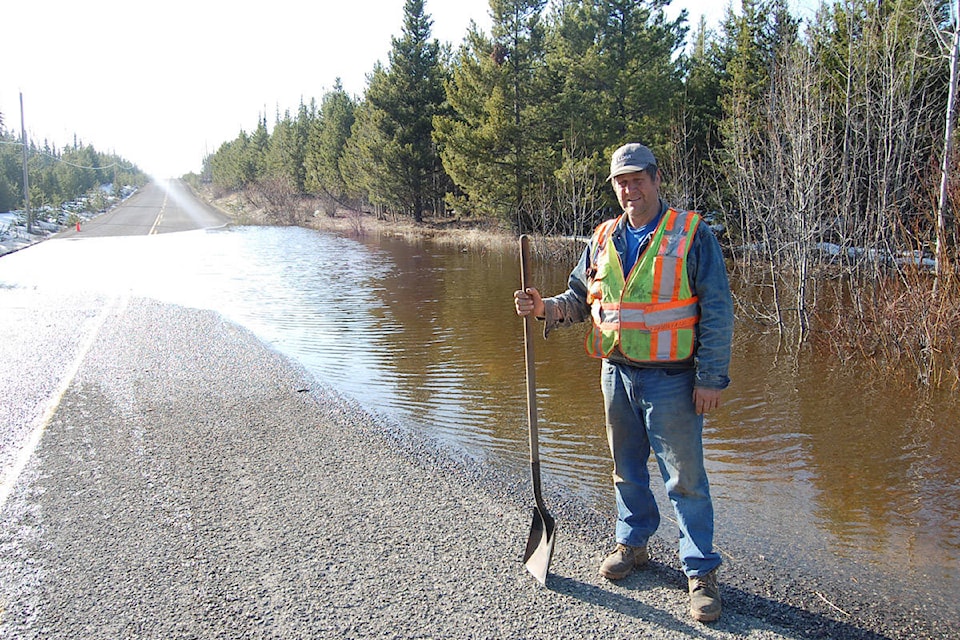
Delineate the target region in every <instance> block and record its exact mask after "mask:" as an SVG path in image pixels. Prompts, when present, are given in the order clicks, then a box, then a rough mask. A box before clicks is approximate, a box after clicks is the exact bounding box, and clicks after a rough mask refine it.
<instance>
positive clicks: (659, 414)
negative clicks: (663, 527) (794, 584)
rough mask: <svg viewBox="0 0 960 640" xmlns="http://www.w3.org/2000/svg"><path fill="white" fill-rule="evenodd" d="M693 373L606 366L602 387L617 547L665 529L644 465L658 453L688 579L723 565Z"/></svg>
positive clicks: (639, 543)
mask: <svg viewBox="0 0 960 640" xmlns="http://www.w3.org/2000/svg"><path fill="white" fill-rule="evenodd" d="M694 378H695V373H694V371H693V369H688V370H679V371H677V370H666V369H655V368H641V367H632V366H627V365H622V364H617V363H614V362H610V361H609V360H604V361H603V366H602V368H601V373H600V386H601V388H602V389H603V402H604V409H605V412H606V421H607V442H608V444H609V445H610V453H611V454H612V456H613V484H614V489H615V491H616V497H617V531H616V534H617V542H620V543H623V544H627V545H630V546H643V545H645V544H647V540H649V538H650V536H652V535H653V533H654V532H655V531H656V530H657V527H658V526H659V525H660V512H659V510H658V509H657V503H656V500H655V499H654V497H653V492H652V491H651V490H650V472H649V471H648V469H647V460H648V459H649V457H650V450H651V449H653V453H654V455H655V456H656V459H657V464H658V465H659V467H660V475H661V476H662V477H663V482H664V486H665V487H666V491H667V497H669V498H670V502H671V503H672V504H673V508H674V511H675V512H676V515H677V523H678V525H679V527H680V561H681V563H682V564H683V571H684V573H686V574H687V576H701V575H704V574H706V573H709V572H710V571H712V570H713V569H715V568H716V567H717V566H719V565H720V555H719V554H717V553H716V552H714V550H713V502H712V501H711V499H710V485H709V483H708V481H707V472H706V469H705V468H704V464H703V416H701V415H698V414H697V412H696V409H695V408H694V405H693V383H694Z"/></svg>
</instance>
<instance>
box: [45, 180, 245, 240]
mask: <svg viewBox="0 0 960 640" xmlns="http://www.w3.org/2000/svg"><path fill="white" fill-rule="evenodd" d="M228 222H230V218H229V217H227V216H226V215H224V214H223V213H220V212H219V211H217V210H216V209H214V208H212V207H210V206H209V205H207V204H206V203H204V202H202V201H200V200H198V199H197V198H196V197H195V196H194V195H193V192H192V191H191V190H190V188H189V187H188V186H187V185H185V184H184V183H183V182H181V181H180V180H169V181H166V180H165V181H160V182H151V183H150V184H148V185H146V186H145V187H143V188H142V189H140V190H139V191H138V192H137V193H136V194H134V195H133V196H131V197H130V198H129V199H127V201H126V202H124V203H123V204H121V205H119V206H118V207H116V208H115V209H113V210H112V211H108V212H107V213H104V214H102V215H100V216H97V217H96V218H94V219H92V220H89V221H87V222H84V223H82V224H81V227H80V229H81V230H80V231H79V232H77V231H76V230H75V229H73V228H71V229H68V230H67V231H66V232H64V233H61V234H59V236H58V237H70V236H74V235H81V236H142V235H152V234H156V233H171V232H175V231H193V230H195V229H208V228H211V227H219V226H223V225H225V224H227V223H228Z"/></svg>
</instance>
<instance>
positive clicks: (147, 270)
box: [0, 227, 960, 602]
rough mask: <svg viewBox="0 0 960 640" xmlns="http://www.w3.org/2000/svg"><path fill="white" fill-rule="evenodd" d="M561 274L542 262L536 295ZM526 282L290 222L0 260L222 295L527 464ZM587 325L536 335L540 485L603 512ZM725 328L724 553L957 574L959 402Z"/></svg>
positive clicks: (424, 425)
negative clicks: (520, 312)
mask: <svg viewBox="0 0 960 640" xmlns="http://www.w3.org/2000/svg"><path fill="white" fill-rule="evenodd" d="M566 277H567V269H566V268H565V267H558V266H549V265H541V264H535V265H534V277H533V281H534V282H537V283H542V286H541V289H542V290H543V291H544V292H547V293H550V292H554V291H558V290H559V289H561V288H562V287H563V286H564V283H565V281H566ZM518 280H519V274H518V264H517V259H516V256H514V255H509V254H506V255H505V254H501V253H498V252H496V251H486V252H483V253H476V252H462V251H458V250H456V249H453V248H447V247H444V246H438V245H436V244H433V243H430V242H411V241H408V240H402V239H399V238H391V237H380V238H366V239H364V240H362V241H356V240H352V239H345V238H339V237H335V236H330V235H324V234H320V233H315V232H312V231H309V230H304V229H299V228H253V227H249V228H242V227H241V228H228V229H224V230H214V231H205V232H190V233H180V234H166V235H160V236H150V237H140V238H135V237H128V238H94V239H91V238H87V239H77V240H56V241H51V242H46V243H43V244H41V245H38V246H36V247H33V248H31V249H29V250H26V251H22V252H20V253H18V254H13V255H10V256H6V257H4V258H3V259H0V285H4V286H8V285H9V286H21V287H22V286H27V287H49V288H55V287H66V288H68V289H69V290H71V291H76V290H78V289H89V290H91V291H97V292H108V293H109V292H118V291H122V292H126V291H129V292H132V293H133V294H134V295H139V296H145V297H151V298H157V299H160V300H166V301H170V302H174V303H177V304H182V305H187V306H193V307H199V308H210V309H214V310H216V311H219V312H220V313H222V314H224V315H225V316H227V317H228V318H231V319H232V320H234V321H236V322H239V323H241V324H243V325H245V326H247V327H249V328H250V329H251V330H253V331H254V332H256V333H257V334H258V335H259V336H260V337H261V338H263V339H264V340H265V341H266V342H268V343H270V344H272V345H274V346H275V347H276V348H277V349H279V350H281V351H283V352H285V353H287V354H289V355H291V356H292V357H294V358H296V359H297V360H299V361H300V362H301V363H303V364H304V366H305V367H306V368H307V369H309V370H310V371H311V372H312V373H314V374H315V375H316V376H318V377H319V378H320V379H322V380H323V381H324V382H326V383H327V384H330V385H331V386H333V387H335V388H337V389H338V390H340V391H341V392H343V393H344V394H346V395H349V396H352V397H354V398H356V399H358V400H359V401H360V402H361V403H363V404H364V405H365V406H367V407H368V408H369V409H371V410H373V411H376V412H378V413H381V414H384V415H387V416H389V417H391V418H392V419H395V420H396V421H398V422H400V423H402V424H404V425H407V426H409V427H410V428H415V429H421V430H424V431H426V432H427V433H429V434H431V435H432V436H433V437H436V438H437V439H439V440H441V441H443V442H445V443H447V444H449V445H450V446H452V447H456V448H457V449H459V450H461V451H463V452H464V453H465V454H467V455H470V456H474V457H476V458H478V459H481V460H484V461H488V462H490V463H491V464H498V465H504V466H507V467H509V468H512V469H515V470H516V471H517V472H518V474H525V473H526V468H527V465H528V462H527V456H528V451H527V442H526V409H525V395H524V388H523V385H524V367H523V344H522V323H521V322H520V320H519V319H518V318H517V317H516V315H515V314H514V312H513V309H512V306H511V304H510V297H511V292H512V291H513V290H514V289H515V288H516V286H517V284H518ZM0 293H2V292H0ZM582 340H583V330H582V329H573V330H568V331H562V332H557V333H554V334H552V335H551V337H550V339H549V340H546V341H543V340H537V342H536V344H535V350H536V357H537V358H536V359H537V366H538V370H537V382H538V402H539V416H540V431H541V438H542V441H543V443H542V445H541V456H542V458H543V464H544V484H545V487H548V488H549V489H550V490H553V489H559V488H562V490H563V491H566V492H570V493H574V494H577V495H579V496H581V497H582V498H583V499H584V500H585V501H586V503H587V504H588V505H591V506H593V507H594V508H596V509H598V510H601V511H603V512H607V513H608V512H610V510H611V509H612V495H611V494H612V491H611V489H610V478H609V473H610V464H609V461H608V454H607V449H606V441H605V436H604V430H603V419H602V402H601V399H600V392H599V386H598V378H599V365H598V364H597V362H596V361H593V360H591V359H590V358H588V357H587V356H586V355H585V354H584V352H583V347H582ZM736 341H737V342H736V346H735V352H734V360H733V364H732V371H731V377H732V378H733V380H734V384H733V386H732V387H731V389H730V390H729V391H728V392H727V394H726V397H725V400H726V402H725V405H724V406H723V407H722V408H721V410H720V411H718V412H716V413H715V414H712V415H711V416H710V417H709V419H708V421H707V427H706V433H705V442H706V447H707V459H708V465H709V470H710V473H711V480H712V489H713V493H714V495H715V496H716V499H717V511H718V540H717V542H718V545H719V546H720V547H721V548H722V549H723V551H724V552H725V553H727V555H728V558H739V559H741V560H743V561H744V562H748V561H752V560H751V559H755V558H758V557H759V556H760V555H762V556H763V558H764V562H768V563H773V564H774V565H775V566H778V567H782V568H783V569H784V570H790V569H791V568H793V567H795V566H797V565H805V566H806V567H807V568H808V570H812V571H814V572H816V571H823V572H839V573H841V574H846V575H853V576H862V575H864V574H865V573H875V574H877V575H880V576H884V577H885V579H887V580H888V591H897V590H898V589H902V590H903V597H904V598H917V599H919V601H922V602H930V601H931V600H935V599H937V598H941V597H942V596H939V595H937V594H938V593H948V592H949V588H948V587H949V586H951V585H952V586H953V587H954V588H957V587H960V578H958V577H957V575H956V572H955V568H956V566H957V565H958V561H960V480H958V478H960V434H958V429H957V427H956V424H955V422H956V419H955V418H954V417H953V416H955V415H956V414H955V406H954V404H953V400H952V399H951V398H941V399H939V400H928V401H925V402H919V401H918V400H917V398H916V397H915V394H914V393H912V391H910V390H903V389H899V388H896V387H891V386H890V385H885V384H883V381H875V380H869V379H868V378H867V376H865V375H864V374H862V373H861V372H857V371H854V370H844V369H838V368H829V367H826V366H825V365H824V364H823V361H822V360H820V359H818V358H816V356H815V354H812V353H810V352H802V353H801V354H800V355H798V356H791V357H777V344H776V342H775V341H774V340H769V341H768V340H765V339H763V338H758V336H757V335H756V334H755V333H754V332H752V331H750V330H747V329H745V330H739V331H738V333H737V339H736ZM652 469H653V473H654V474H656V473H657V472H656V470H655V467H653V468H652ZM655 477H656V476H655ZM661 494H662V491H660V492H659V493H658V495H661ZM661 499H662V495H661ZM668 513H669V510H665V514H668ZM663 533H664V535H665V536H670V535H671V533H670V532H669V531H668V530H665V531H664V532H663ZM826 558H829V559H830V560H829V562H825V559H826ZM931 579H932V580H935V581H936V584H938V585H939V589H937V590H931V588H930V586H929V585H930V584H931V583H929V582H928V580H931ZM933 591H936V593H934V592H933Z"/></svg>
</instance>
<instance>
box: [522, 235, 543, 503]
mask: <svg viewBox="0 0 960 640" xmlns="http://www.w3.org/2000/svg"><path fill="white" fill-rule="evenodd" d="M529 286H530V237H529V236H527V235H526V234H524V235H522V236H520V288H521V289H522V290H523V291H526V290H527V288H528V287H529ZM533 323H534V319H533V317H532V316H531V315H526V316H524V317H523V349H524V361H525V363H526V366H527V423H528V425H529V427H530V462H531V463H532V464H533V465H534V467H535V472H539V466H540V448H539V433H538V430H537V384H536V372H535V367H534V362H535V361H534V357H533V330H534V324H533ZM535 475H536V476H539V473H535ZM537 480H539V478H538V477H535V478H534V483H535V484H537V482H536V481H537Z"/></svg>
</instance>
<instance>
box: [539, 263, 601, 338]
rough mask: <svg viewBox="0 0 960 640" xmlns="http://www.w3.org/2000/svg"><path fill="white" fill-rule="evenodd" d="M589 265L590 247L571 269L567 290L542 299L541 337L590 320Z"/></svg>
mask: <svg viewBox="0 0 960 640" xmlns="http://www.w3.org/2000/svg"><path fill="white" fill-rule="evenodd" d="M589 263H590V245H589V244H588V245H587V246H586V247H584V249H583V253H582V254H581V255H580V261H579V262H577V266H576V267H574V268H573V271H572V272H571V273H570V277H569V278H568V280H567V290H566V291H564V292H563V293H561V294H559V295H556V296H553V297H550V298H544V299H543V305H544V316H543V320H544V324H543V337H544V338H546V337H547V336H549V335H550V332H551V331H553V330H554V329H556V328H559V327H566V326H570V325H574V324H577V323H580V322H583V321H584V320H588V319H589V318H590V305H589V304H587V267H588V265H589Z"/></svg>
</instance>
